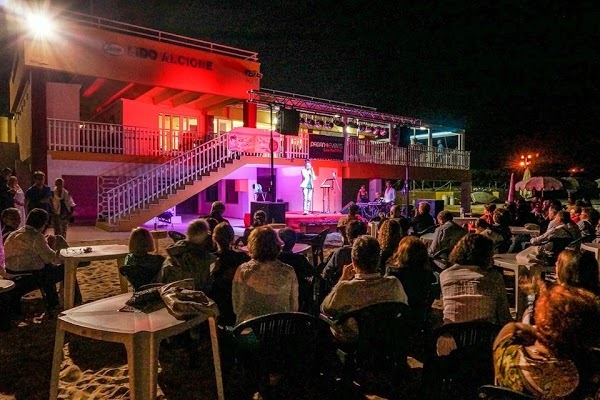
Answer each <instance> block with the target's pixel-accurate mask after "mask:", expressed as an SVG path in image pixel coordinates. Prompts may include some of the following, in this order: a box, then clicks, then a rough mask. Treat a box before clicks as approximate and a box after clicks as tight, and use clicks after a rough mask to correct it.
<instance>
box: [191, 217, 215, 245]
mask: <svg viewBox="0 0 600 400" xmlns="http://www.w3.org/2000/svg"><path fill="white" fill-rule="evenodd" d="M208 235H210V227H209V225H208V222H206V220H205V219H204V218H198V219H196V220H194V221H192V223H190V224H189V225H188V228H187V232H186V239H187V240H188V241H189V242H192V243H196V244H202V243H204V241H205V240H206V238H207V236H208Z"/></svg>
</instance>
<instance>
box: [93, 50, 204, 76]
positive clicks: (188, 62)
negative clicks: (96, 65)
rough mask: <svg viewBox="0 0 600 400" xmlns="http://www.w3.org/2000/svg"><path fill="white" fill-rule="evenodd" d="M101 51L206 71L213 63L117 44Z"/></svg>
mask: <svg viewBox="0 0 600 400" xmlns="http://www.w3.org/2000/svg"><path fill="white" fill-rule="evenodd" d="M103 49H104V52H105V53H107V54H110V55H112V56H122V55H127V56H129V57H134V58H140V59H145V60H152V61H160V62H166V63H170V64H176V65H180V66H182V67H188V68H197V69H203V70H206V71H212V70H213V62H212V61H210V60H202V59H200V58H196V57H189V56H185V55H182V54H175V53H170V52H167V51H165V52H158V51H156V50H154V49H151V48H147V47H141V46H127V48H125V47H123V46H121V45H120V44H117V43H105V44H104V46H103Z"/></svg>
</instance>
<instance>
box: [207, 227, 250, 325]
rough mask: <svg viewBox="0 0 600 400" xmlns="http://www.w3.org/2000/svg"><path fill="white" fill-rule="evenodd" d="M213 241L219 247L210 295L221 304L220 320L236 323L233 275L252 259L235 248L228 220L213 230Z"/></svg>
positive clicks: (228, 323) (224, 323) (227, 323)
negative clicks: (232, 291) (232, 299)
mask: <svg viewBox="0 0 600 400" xmlns="http://www.w3.org/2000/svg"><path fill="white" fill-rule="evenodd" d="M212 238H213V242H214V243H215V245H216V247H217V252H216V253H214V255H215V256H216V257H217V260H216V261H215V267H214V269H213V270H212V272H211V276H212V281H213V283H212V289H211V291H210V293H209V297H210V298H211V299H213V300H214V301H215V302H216V303H217V305H218V306H219V322H220V323H222V324H223V325H229V326H233V325H235V314H234V312H233V304H232V303H231V288H232V285H233V277H234V275H235V272H236V271H237V269H238V267H239V266H240V265H241V264H243V263H245V262H247V261H250V257H249V256H248V255H247V254H246V253H244V252H241V251H237V250H233V248H232V247H233V239H234V231H233V228H232V227H231V225H229V223H227V222H221V223H220V224H218V225H217V226H216V227H215V229H214V231H213V237H212Z"/></svg>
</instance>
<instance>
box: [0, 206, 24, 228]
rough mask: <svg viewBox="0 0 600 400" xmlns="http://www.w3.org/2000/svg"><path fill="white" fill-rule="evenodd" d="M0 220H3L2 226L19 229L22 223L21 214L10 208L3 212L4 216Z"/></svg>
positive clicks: (0, 216)
mask: <svg viewBox="0 0 600 400" xmlns="http://www.w3.org/2000/svg"><path fill="white" fill-rule="evenodd" d="M0 220H2V225H9V226H12V227H18V226H19V224H20V223H21V214H20V213H19V210H17V209H16V208H14V207H10V208H7V209H5V210H4V211H2V215H0ZM15 225H16V226H15Z"/></svg>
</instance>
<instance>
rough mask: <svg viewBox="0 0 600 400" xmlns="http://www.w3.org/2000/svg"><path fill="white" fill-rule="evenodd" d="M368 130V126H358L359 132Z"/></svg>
mask: <svg viewBox="0 0 600 400" xmlns="http://www.w3.org/2000/svg"><path fill="white" fill-rule="evenodd" d="M366 129H367V127H366V125H359V126H358V131H359V132H364V131H365V130H366Z"/></svg>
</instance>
